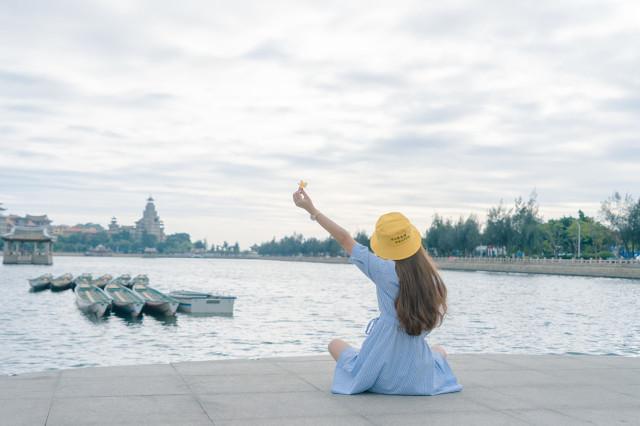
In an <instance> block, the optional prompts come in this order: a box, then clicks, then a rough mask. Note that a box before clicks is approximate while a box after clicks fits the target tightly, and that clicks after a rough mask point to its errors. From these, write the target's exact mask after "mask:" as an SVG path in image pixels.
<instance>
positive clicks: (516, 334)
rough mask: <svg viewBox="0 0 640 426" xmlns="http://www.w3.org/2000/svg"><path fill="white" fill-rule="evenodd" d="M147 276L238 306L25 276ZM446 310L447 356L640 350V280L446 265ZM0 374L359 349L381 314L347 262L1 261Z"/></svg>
mask: <svg viewBox="0 0 640 426" xmlns="http://www.w3.org/2000/svg"><path fill="white" fill-rule="evenodd" d="M47 272H50V273H52V274H53V275H54V276H57V275H60V274H62V273H64V272H71V273H72V274H73V275H74V276H76V275H79V274H81V273H83V272H90V273H92V274H93V275H94V277H95V276H98V275H101V274H104V273H111V274H112V275H114V276H117V275H119V274H123V273H128V274H131V275H132V276H134V275H137V274H139V273H146V274H148V275H149V277H150V281H151V285H152V286H153V287H155V288H157V289H159V290H162V291H170V290H178V289H188V290H201V291H212V290H213V291H220V292H228V293H230V294H231V295H233V296H237V300H236V304H235V309H234V315H233V316H232V317H228V316H210V317H202V316H190V315H188V314H180V313H179V314H178V315H177V316H176V317H175V318H162V317H156V316H150V315H142V317H140V318H139V319H132V318H130V317H124V316H120V315H116V314H111V315H110V316H108V317H106V318H103V319H95V318H92V317H90V316H87V315H86V314H84V313H83V312H81V311H80V310H79V309H78V307H77V306H76V303H75V297H74V294H73V292H72V291H71V290H67V291H63V292H59V293H53V292H51V291H50V290H44V291H42V292H37V293H33V292H30V291H29V284H28V282H27V278H31V277H36V276H38V275H41V274H44V273H47ZM442 276H443V278H444V280H445V282H446V284H447V287H448V290H449V315H448V317H447V318H446V320H445V323H444V325H443V326H442V327H440V328H439V329H436V330H434V331H433V332H432V333H431V335H430V336H429V337H428V339H427V340H428V341H429V343H430V344H440V345H442V346H444V347H445V348H446V349H447V350H448V351H449V352H450V353H471V352H484V353H521V354H591V355H622V356H640V320H638V306H640V281H637V280H621V279H605V278H584V277H562V276H549V275H527V274H498V273H487V272H462V271H460V272H457V271H442ZM0 303H1V309H0V324H1V327H0V374H14V373H22V372H28V371H40V370H48V369H61V368H73V367H88V366H106V365H129V364H151V363H167V362H176V361H195V360H211V359H225V358H263V357H275V356H297V355H312V354H324V353H327V352H326V345H327V343H328V342H329V341H330V340H331V339H333V338H335V337H339V338H342V339H344V340H346V341H347V342H350V343H353V344H354V345H355V346H358V345H360V343H361V342H362V340H363V339H364V337H365V335H364V331H365V328H366V325H367V323H368V321H369V320H370V319H371V318H374V317H375V316H377V302H376V298H375V292H374V288H373V284H372V283H370V282H369V281H368V280H367V279H366V277H364V276H363V275H362V274H361V273H360V271H359V270H358V269H357V268H356V267H355V266H353V265H348V264H318V263H304V262H277V261H262V260H238V259H229V260H225V259H164V258H156V259H143V258H117V257H113V258H92V257H61V256H58V257H55V259H54V265H52V266H28V265H0Z"/></svg>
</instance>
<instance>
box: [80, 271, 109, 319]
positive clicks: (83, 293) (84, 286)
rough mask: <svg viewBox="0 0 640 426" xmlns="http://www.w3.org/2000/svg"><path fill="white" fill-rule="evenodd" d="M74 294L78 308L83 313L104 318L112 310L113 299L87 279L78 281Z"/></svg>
mask: <svg viewBox="0 0 640 426" xmlns="http://www.w3.org/2000/svg"><path fill="white" fill-rule="evenodd" d="M74 292H75V294H76V302H77V303H78V307H80V309H82V310H83V311H86V312H92V313H95V314H96V315H98V316H102V315H104V314H105V313H106V312H108V311H109V310H110V309H111V302H112V301H111V297H109V296H108V295H107V294H106V293H105V292H104V291H102V290H101V289H99V288H98V287H96V286H95V285H93V284H91V283H90V282H88V281H87V280H86V279H81V280H77V279H76V288H75V290H74Z"/></svg>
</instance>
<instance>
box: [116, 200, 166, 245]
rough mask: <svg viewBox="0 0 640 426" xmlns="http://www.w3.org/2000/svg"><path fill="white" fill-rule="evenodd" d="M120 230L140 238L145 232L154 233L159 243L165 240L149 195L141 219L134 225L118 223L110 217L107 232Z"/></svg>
mask: <svg viewBox="0 0 640 426" xmlns="http://www.w3.org/2000/svg"><path fill="white" fill-rule="evenodd" d="M122 231H127V232H128V233H129V234H131V235H134V236H136V237H138V238H141V237H142V235H143V234H144V233H145V232H146V233H147V234H148V235H155V236H156V237H157V238H158V242H159V243H161V242H163V241H164V240H165V234H164V224H163V223H162V221H161V220H160V217H159V216H158V213H157V212H156V207H155V205H154V204H153V198H151V197H149V198H148V199H147V205H146V206H145V209H144V211H143V212H142V219H140V220H138V221H137V222H136V225H135V226H129V225H119V224H118V220H117V219H116V218H115V217H112V218H111V223H110V224H109V229H108V230H107V233H108V234H110V235H115V234H119V233H120V232H122Z"/></svg>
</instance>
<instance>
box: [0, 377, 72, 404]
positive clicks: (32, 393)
mask: <svg viewBox="0 0 640 426" xmlns="http://www.w3.org/2000/svg"><path fill="white" fill-rule="evenodd" d="M59 376H60V372H56V373H55V374H25V375H19V376H8V377H7V378H3V379H0V404H3V405H4V402H2V400H3V399H15V398H49V400H51V398H53V395H54V392H55V389H56V384H57V383H58V378H59Z"/></svg>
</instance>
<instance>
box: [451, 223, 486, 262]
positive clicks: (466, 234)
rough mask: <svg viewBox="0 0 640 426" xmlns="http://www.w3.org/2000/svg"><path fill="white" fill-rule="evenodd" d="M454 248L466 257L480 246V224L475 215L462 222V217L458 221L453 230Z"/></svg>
mask: <svg viewBox="0 0 640 426" xmlns="http://www.w3.org/2000/svg"><path fill="white" fill-rule="evenodd" d="M454 235H455V236H456V239H455V247H457V248H458V249H461V250H463V251H464V255H465V256H468V255H470V254H472V253H473V250H474V249H475V248H476V247H477V246H478V245H479V244H480V241H481V236H480V223H479V222H478V218H477V217H476V216H475V215H469V217H468V218H467V219H466V220H464V219H463V218H462V216H460V219H458V223H457V224H456V226H455V229H454Z"/></svg>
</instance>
